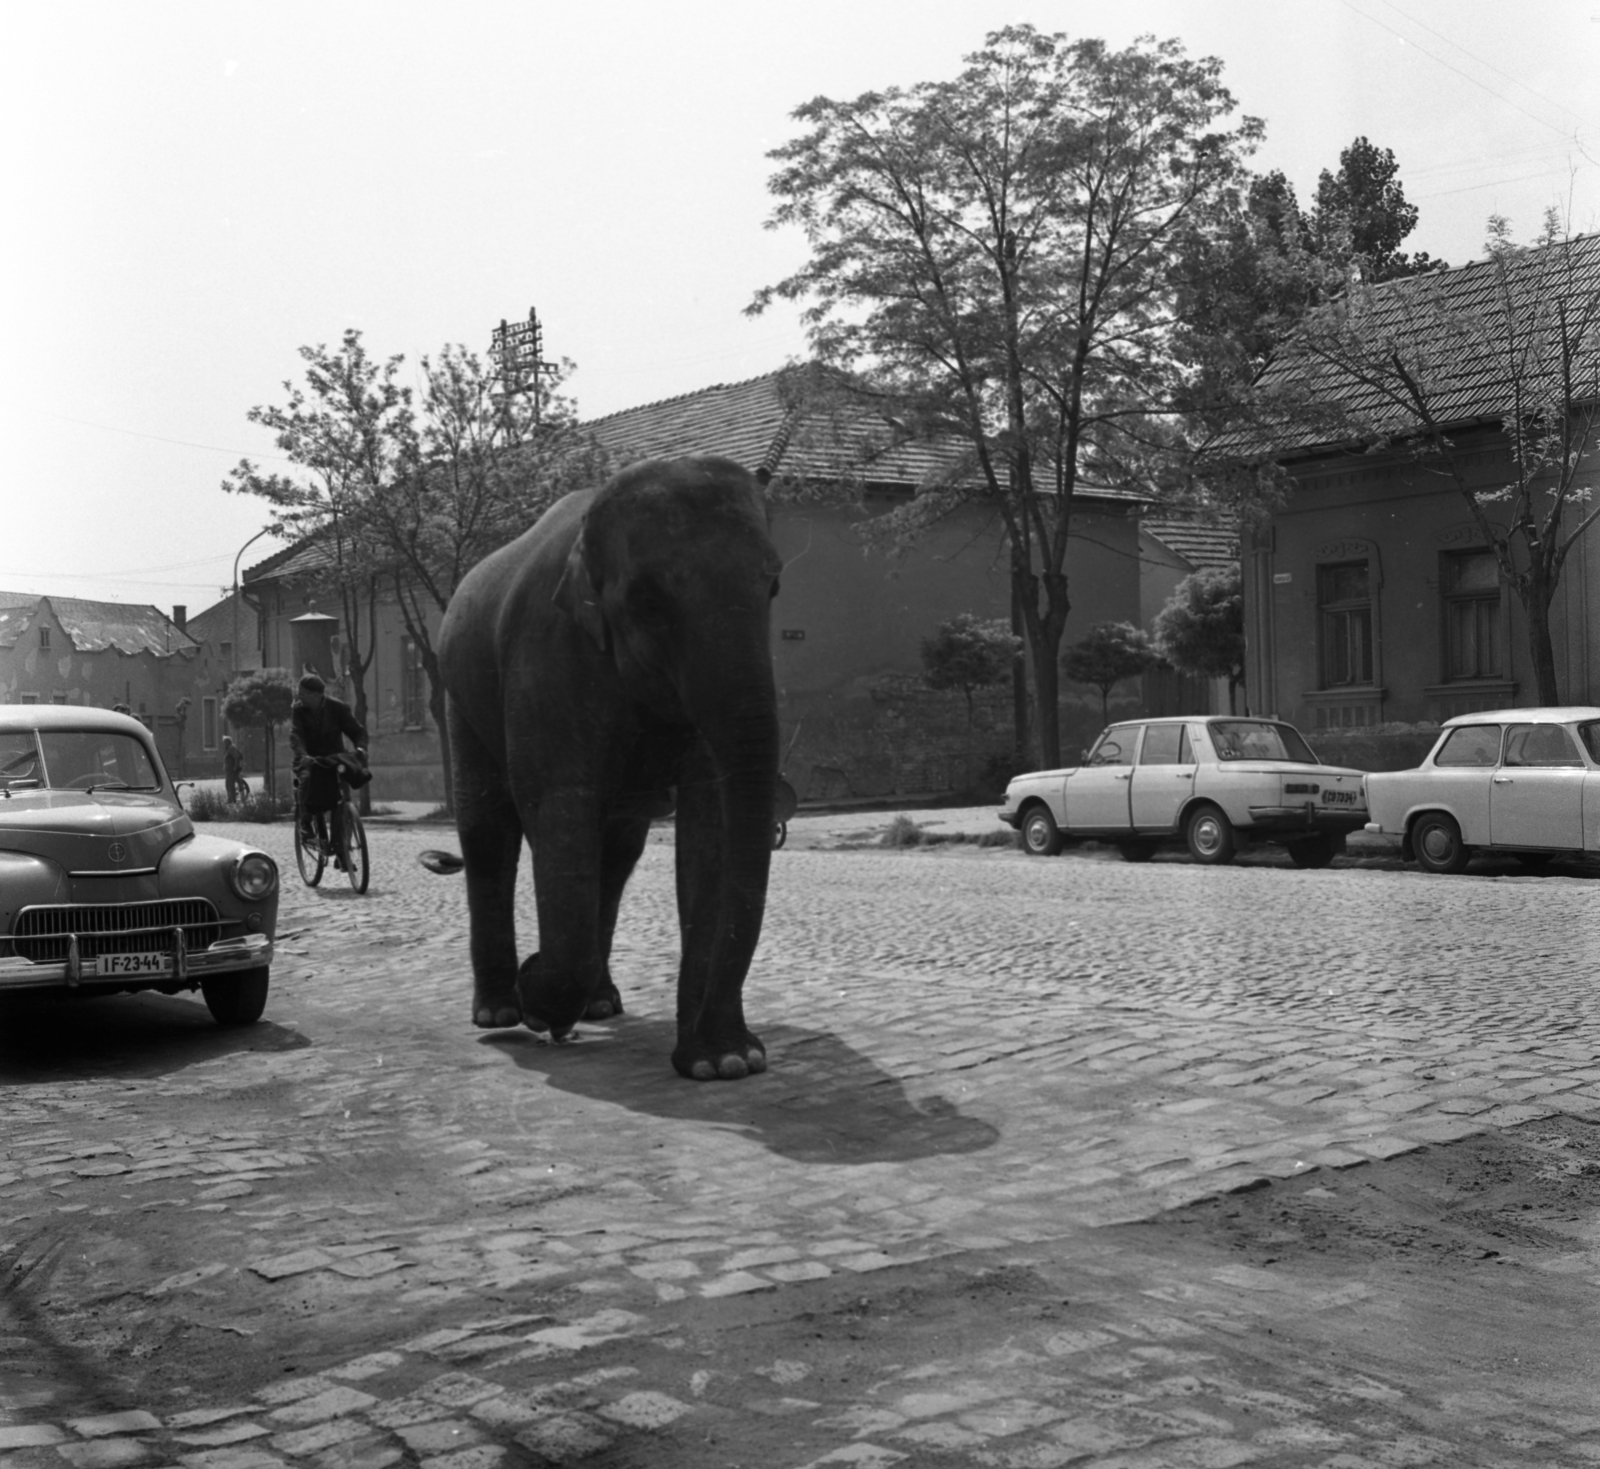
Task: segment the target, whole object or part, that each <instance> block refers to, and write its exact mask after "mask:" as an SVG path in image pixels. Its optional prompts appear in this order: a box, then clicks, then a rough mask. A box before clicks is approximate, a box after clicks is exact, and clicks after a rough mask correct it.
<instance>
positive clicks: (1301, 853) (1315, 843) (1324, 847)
mask: <svg viewBox="0 0 1600 1469" xmlns="http://www.w3.org/2000/svg"><path fill="white" fill-rule="evenodd" d="M1338 850H1339V846H1338V843H1337V842H1335V841H1334V839H1333V838H1332V837H1330V836H1326V835H1318V836H1314V837H1303V838H1301V840H1300V841H1298V842H1290V843H1289V860H1290V861H1291V862H1293V863H1294V865H1295V866H1296V867H1326V866H1327V865H1328V864H1329V863H1330V862H1332V861H1333V859H1334V857H1335V855H1336V854H1337V853H1338Z"/></svg>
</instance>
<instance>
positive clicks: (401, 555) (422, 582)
mask: <svg viewBox="0 0 1600 1469" xmlns="http://www.w3.org/2000/svg"><path fill="white" fill-rule="evenodd" d="M300 355H301V357H302V358H303V359H304V360H305V362H306V363H307V364H308V365H307V370H306V386H305V388H304V389H301V388H298V387H296V386H295V385H293V384H292V383H285V384H284V388H285V390H286V391H287V392H288V394H289V398H288V402H287V404H286V405H284V406H282V407H273V408H253V409H251V411H250V414H249V417H250V418H251V420H252V421H253V422H256V423H261V424H264V425H266V426H267V427H269V428H273V429H275V430H277V435H278V437H277V443H278V447H279V448H280V449H281V450H282V451H283V452H284V453H285V454H286V455H287V456H288V458H289V459H290V460H291V461H293V462H294V464H295V465H296V466H297V469H298V470H299V471H300V472H299V473H298V474H275V473H264V472H262V471H261V470H259V469H257V468H256V467H255V466H254V465H253V464H251V463H250V462H249V461H248V460H246V461H244V462H243V463H241V464H240V465H239V466H238V468H237V469H235V470H234V472H233V474H232V475H231V476H230V477H229V478H228V480H226V481H225V482H224V485H223V488H224V489H228V490H232V491H236V492H244V493H247V494H253V495H259V496H261V497H262V498H263V499H265V500H267V501H268V502H269V504H271V505H272V506H273V507H274V515H273V518H272V520H271V522H270V524H271V527H272V529H273V530H274V531H275V532H276V533H277V534H278V535H280V536H283V537H286V538H289V539H294V538H298V537H307V536H309V537H311V538H312V539H314V540H316V541H317V542H319V543H320V544H322V545H324V546H325V547H327V548H328V551H329V553H330V556H331V559H332V563H333V575H334V578H335V580H336V582H337V584H338V587H339V590H340V595H341V599H342V601H343V606H344V613H345V622H344V626H345V628H346V629H348V637H347V640H346V647H347V650H348V653H347V662H348V667H347V669H346V673H347V675H348V677H349V678H350V680H351V685H352V689H353V692H354V694H355V698H354V700H353V702H354V705H355V715H356V718H357V719H359V720H360V721H361V722H362V723H363V724H367V723H368V720H367V717H366V687H365V682H364V676H365V673H366V670H367V668H368V667H369V665H370V664H371V661H372V656H373V652H374V643H373V614H374V612H375V609H376V603H377V595H378V588H379V586H380V584H385V585H390V586H392V587H393V588H394V591H395V594H396V599H397V602H398V605H399V608H400V613H401V616H402V618H403V620H404V622H405V626H406V631H407V633H408V634H409V635H410V637H411V638H412V640H413V642H415V644H416V645H417V648H418V650H419V652H420V654H421V659H422V665H423V668H424V669H425V670H426V672H427V675H428V689H429V697H428V707H429V710H430V712H431V713H432V715H433V720H434V724H435V727H436V728H437V730H438V735H439V743H440V756H441V760H442V762H443V768H444V783H445V804H446V806H447V807H448V808H452V809H453V806H454V794H453V791H452V787H451V760H450V736H449V730H448V728H447V726H446V723H445V717H444V684H443V680H442V677H441V674H440V669H439V660H438V655H437V653H436V651H435V647H434V632H435V630H436V629H437V626H438V620H439V617H440V616H441V615H442V614H443V611H444V609H445V607H446V606H447V605H448V604H449V601H450V597H451V595H452V593H453V592H454V591H455V589H456V586H457V584H458V583H459V582H460V580H461V578H462V576H463V575H465V574H466V572H467V571H468V570H469V569H470V568H471V567H472V566H473V565H475V564H476V563H477V562H478V561H479V560H481V559H482V558H483V557H484V556H485V555H487V554H488V553H489V552H490V551H492V550H494V549H496V548H497V547H499V546H501V545H504V544H505V543H506V542H507V541H510V540H512V539H514V538H515V537H516V536H517V535H519V534H520V533H521V532H522V531H523V530H525V529H526V528H527V527H528V526H529V525H530V524H531V523H532V521H533V520H534V519H535V518H536V517H537V516H538V514H539V513H540V511H542V510H543V509H544V508H545V507H546V506H548V505H549V504H550V503H551V502H552V501H553V500H554V499H556V498H558V497H559V496H560V495H562V494H564V493H566V491H567V490H569V489H572V488H576V487H577V486H578V485H580V484H582V483H586V482H589V481H590V480H591V479H593V478H595V477H598V476H599V474H600V473H602V472H603V460H602V458H601V456H600V454H599V451H598V450H597V449H595V448H594V447H593V445H592V444H591V442H590V441H589V440H588V439H587V438H586V436H584V435H582V434H581V433H580V432H579V430H578V428H577V423H576V418H577V415H576V410H575V408H574V406H573V405H572V403H571V402H570V400H568V399H566V398H564V397H562V396H561V394H560V392H559V388H560V383H561V380H562V379H563V378H564V377H565V376H566V374H567V373H570V371H571V364H570V363H563V364H562V373H561V377H558V378H557V379H556V380H555V381H554V382H553V383H551V382H549V381H546V380H545V379H543V378H540V379H536V381H535V383H534V384H533V387H532V391H531V392H530V393H529V394H528V395H526V396H522V395H510V396H502V395H501V394H500V393H499V392H498V380H497V378H496V377H495V375H494V373H493V372H492V370H491V369H489V368H488V367H486V366H485V364H484V363H483V362H482V361H481V359H479V358H478V357H477V356H476V355H475V354H474V353H472V352H470V351H468V350H467V349H466V348H465V347H459V346H447V347H445V348H444V349H443V350H442V351H441V352H440V353H439V355H438V356H437V357H436V358H429V357H423V358H422V360H421V364H420V372H421V381H420V388H419V389H418V390H417V391H413V389H412V388H411V387H409V386H406V385H405V384H403V383H402V382H401V381H400V380H399V374H400V369H401V366H402V364H403V363H404V360H405V359H404V358H403V357H400V356H395V357H390V358H388V359H387V360H386V361H384V362H381V363H380V362H378V361H376V360H374V359H373V358H371V357H369V356H368V355H367V351H366V348H365V347H364V346H363V344H362V341H361V333H360V332H358V331H353V330H352V331H347V332H346V333H345V335H344V340H343V342H342V343H341V345H340V348H339V349H338V350H337V351H335V352H330V351H328V349H327V348H326V347H321V346H318V347H302V348H301V349H300ZM363 600H365V602H366V604H367V608H368V611H367V618H366V634H365V636H366V642H365V653H363V652H362V651H361V650H362V642H361V629H362V620H361V606H362V601H363ZM362 796H363V799H370V794H369V788H368V789H363V791H362Z"/></svg>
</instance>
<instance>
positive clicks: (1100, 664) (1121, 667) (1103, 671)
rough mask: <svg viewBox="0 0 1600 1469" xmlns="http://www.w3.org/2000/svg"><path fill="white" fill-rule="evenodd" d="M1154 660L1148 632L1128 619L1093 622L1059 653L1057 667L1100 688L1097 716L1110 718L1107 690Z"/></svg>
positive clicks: (1141, 671)
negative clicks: (1058, 664) (1127, 620)
mask: <svg viewBox="0 0 1600 1469" xmlns="http://www.w3.org/2000/svg"><path fill="white" fill-rule="evenodd" d="M1155 661H1156V655H1155V653H1154V652H1153V651H1152V649H1151V647H1150V634H1149V633H1147V632H1146V631H1145V630H1144V629H1143V628H1142V627H1135V626H1134V625H1133V624H1132V623H1131V622H1097V623H1095V625H1094V626H1093V627H1091V628H1090V629H1089V631H1088V632H1087V633H1085V634H1084V636H1083V637H1081V638H1079V639H1078V641H1077V642H1075V643H1074V644H1073V645H1072V646H1071V647H1070V648H1068V649H1067V650H1066V651H1065V652H1064V653H1062V655H1061V671H1062V672H1063V673H1064V674H1066V676H1067V677H1068V678H1070V679H1071V680H1072V681H1073V683H1085V684H1089V685H1090V686H1091V687H1092V688H1097V689H1099V690H1100V719H1101V722H1102V723H1106V724H1109V723H1110V721H1111V712H1110V711H1111V690H1112V689H1113V688H1114V687H1115V686H1116V685H1117V684H1119V683H1121V682H1122V680H1123V679H1125V678H1135V677H1137V676H1138V675H1139V674H1141V673H1143V672H1144V671H1145V669H1147V668H1149V667H1150V666H1151V664H1153V663H1154V662H1155Z"/></svg>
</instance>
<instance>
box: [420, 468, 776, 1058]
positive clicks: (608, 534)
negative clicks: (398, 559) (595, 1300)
mask: <svg viewBox="0 0 1600 1469" xmlns="http://www.w3.org/2000/svg"><path fill="white" fill-rule="evenodd" d="M779 569H780V562H779V560H778V556H777V553H776V552H775V551H774V549H773V546H772V542H771V540H770V538H769V536H768V533H767V510H766V504H765V500H764V497H763V495H762V492H761V487H760V486H759V485H758V484H757V483H756V481H755V480H754V479H753V478H752V477H751V476H750V475H749V474H747V473H746V472H745V471H744V470H743V469H741V468H740V467H739V466H738V465H736V464H733V463H731V462H730V461H728V460H724V459H675V460H653V461H649V462H646V463H643V464H637V465H634V466H633V467H631V468H629V469H626V470H624V471H623V472H622V473H621V474H619V475H617V476H616V477H615V478H614V479H612V480H611V481H610V482H609V483H608V484H606V485H605V486H604V487H603V488H601V489H599V490H590V491H583V492H580V493H578V494H573V495H568V496H567V497H566V498H565V499H563V500H561V501H560V502H559V503H557V504H556V505H554V506H553V507H552V508H551V509H550V510H549V511H548V512H547V513H546V514H545V515H544V516H543V517H542V518H541V519H540V520H539V521H538V523H537V524H536V525H534V526H533V528H532V529H531V530H529V531H527V532H526V533H525V534H524V535H522V536H521V537H520V538H519V539H517V540H516V541H513V542H512V543H511V544H510V545H509V546H506V547H504V548H503V549H501V550H499V551H496V552H495V553H494V554H493V555H491V556H488V557H486V558H485V559H484V560H483V561H482V562H481V563H480V564H479V565H478V566H476V567H474V568H473V570H472V571H471V572H470V573H469V574H468V575H467V576H466V577H465V578H464V579H463V581H462V582H461V585H460V587H459V589H458V590H457V592H456V594H455V596H454V597H453V598H452V599H451V602H450V607H449V610H448V611H447V612H446V614H445V618H444V624H443V626H442V628H441V630H440V638H439V654H440V664H441V666H442V668H443V671H444V679H445V685H446V689H447V691H448V717H449V721H450V739H451V745H452V750H453V757H454V770H455V798H456V813H457V814H456V826H457V830H458V832H459V835H460V838H461V855H462V859H463V861H464V864H465V868H466V878H467V902H468V907H469V911H470V914H471V929H472V944H471V947H472V970H473V980H474V988H473V1002H472V1009H473V1021H474V1023H476V1024H477V1025H479V1026H483V1027H496V1026H511V1025H516V1024H517V1023H519V1022H522V1023H524V1024H526V1025H528V1026H529V1027H530V1028H532V1029H534V1030H548V1031H550V1032H551V1033H552V1035H554V1036H556V1037H557V1038H559V1037H560V1036H562V1035H563V1034H565V1033H566V1032H567V1031H568V1030H570V1029H571V1028H572V1026H573V1024H574V1023H575V1022H576V1021H577V1020H578V1019H579V1017H580V1016H582V1015H584V1014H585V1013H586V1012H587V1013H589V1014H591V1015H594V1014H601V1015H603V1014H608V1013H614V1012H615V1011H619V1010H620V1009H621V1008H622V1007H621V1000H620V997H619V996H618V994H617V991H616V989H615V987H614V986H613V985H612V983H611V979H610V973H609V960H610V955H611V941H612V934H613V931H614V929H615V926H616V921H617V908H618V904H619V903H620V902H621V899H622V890H623V887H624V885H625V884H626V883H627V880H628V875H629V874H630V873H631V872H632V871H633V867H634V864H635V863H636V862H637V861H638V860H639V855H640V853H641V852H642V851H643V849H644V844H645V838H646V836H647V835H648V832H649V825H650V818H651V815H652V814H658V813H660V812H663V811H665V810H669V809H671V802H672V796H673V791H674V790H676V796H677V844H676V860H677V893H678V918H679V925H680V928H681V931H682V939H683V949H682V956H681V961H680V967H679V971H678V1039H677V1045H676V1047H675V1049H674V1050H673V1053H672V1064H673V1066H674V1067H675V1068H676V1069H677V1070H678V1072H679V1073H680V1074H681V1075H683V1076H688V1077H694V1078H697V1079H712V1078H717V1077H722V1078H729V1079H732V1078H737V1077H742V1076H746V1075H748V1074H749V1073H751V1072H755V1071H763V1070H765V1069H766V1053H765V1051H764V1050H763V1049H762V1046H761V1042H760V1041H759V1040H758V1039H757V1038H756V1036H754V1035H753V1034H752V1033H751V1032H750V1030H749V1029H748V1028H747V1027H746V1025H745V1021H744V1009H743V1002H742V994H743V988H744V979H745V974H746V972H747V971H748V969H749V967H750V959H751V955H752V954H753V953H754V952H755V947H756V942H757V940H758V939H759V938H760V936H761V920H762V914H763V911H764V909H765V905H766V892H767V873H768V868H769V865H770V862H771V857H772V820H773V816H772V813H773V798H774V789H775V783H776V779H777V769H778V718H777V699H776V692H775V688H774V683H773V674H772V654H771V648H770V608H771V599H772V597H773V596H774V595H775V594H776V592H777V579H778V572H779ZM524 838H526V839H527V841H528V842H529V844H530V845H531V847H532V850H533V874H534V886H535V892H536V897H537V901H538V910H539V953H538V954H537V955H535V956H534V957H533V959H531V960H530V961H528V963H526V964H524V965H523V966H522V971H521V974H520V976H519V971H518V965H517V953H516V934H515V928H514V920H513V914H512V899H513V892H514V889H515V884H516V873H517V862H518V859H519V857H520V855H521V848H522V842H523V839H524Z"/></svg>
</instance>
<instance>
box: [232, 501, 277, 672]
mask: <svg viewBox="0 0 1600 1469" xmlns="http://www.w3.org/2000/svg"><path fill="white" fill-rule="evenodd" d="M270 534H271V527H270V526H269V527H268V528H267V529H266V530H258V531H257V532H256V533H255V534H254V535H253V536H251V537H250V539H249V540H248V541H246V542H245V543H244V545H242V546H240V547H239V556H243V555H244V553H245V552H246V551H248V550H249V549H250V547H251V546H253V545H254V544H255V543H256V542H257V541H259V540H260V539H261V537H262V536H265V535H270ZM239 556H235V557H234V558H233V676H234V678H238V676H239Z"/></svg>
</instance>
